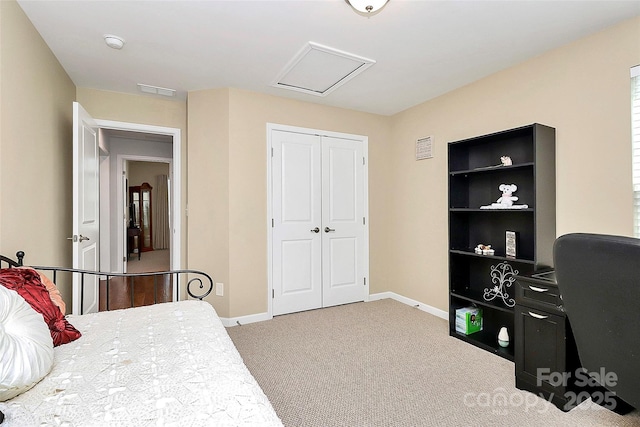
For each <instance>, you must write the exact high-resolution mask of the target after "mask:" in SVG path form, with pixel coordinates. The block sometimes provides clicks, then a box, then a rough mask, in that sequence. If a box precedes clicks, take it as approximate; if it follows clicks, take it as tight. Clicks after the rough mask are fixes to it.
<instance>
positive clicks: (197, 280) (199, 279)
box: [0, 251, 213, 314]
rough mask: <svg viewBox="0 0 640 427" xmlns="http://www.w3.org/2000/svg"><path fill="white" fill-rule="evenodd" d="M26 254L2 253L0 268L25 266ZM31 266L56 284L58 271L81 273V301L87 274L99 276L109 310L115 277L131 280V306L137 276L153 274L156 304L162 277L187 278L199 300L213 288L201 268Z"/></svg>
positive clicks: (209, 278)
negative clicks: (49, 275) (146, 269)
mask: <svg viewBox="0 0 640 427" xmlns="http://www.w3.org/2000/svg"><path fill="white" fill-rule="evenodd" d="M24 256H25V253H24V252H23V251H18V252H16V259H17V261H16V260H13V259H11V258H8V257H6V256H4V255H0V268H7V267H9V268H10V267H23V266H24ZM26 267H29V268H33V269H34V270H37V271H49V272H51V273H52V276H53V277H52V278H51V280H52V281H53V283H54V284H57V279H58V273H61V272H64V273H71V274H72V275H73V274H79V275H80V301H84V284H85V277H87V276H98V280H105V281H106V285H105V288H106V291H105V292H106V303H105V310H107V311H109V290H110V286H109V284H110V283H109V282H110V281H111V279H113V278H124V280H129V283H130V289H131V295H130V298H131V307H133V302H134V279H135V278H136V277H148V276H153V289H154V295H153V296H154V304H157V302H158V295H157V285H158V283H157V282H158V278H159V277H162V278H163V279H165V278H167V277H168V278H169V279H170V280H171V281H172V282H173V280H175V281H176V282H177V283H180V280H181V279H183V280H187V294H188V295H189V296H190V297H192V298H196V299H199V300H202V299H204V298H205V297H206V296H207V295H209V294H210V293H211V291H212V290H213V279H212V278H211V276H209V275H208V274H207V273H205V272H203V271H200V270H189V269H187V270H169V271H156V272H151V273H109V272H104V271H92V270H81V269H77V268H67V267H49V266H35V265H33V266H32V265H29V266H26ZM188 275H192V276H193V275H195V277H191V278H189V277H188ZM83 313H84V307H83V304H80V314H83Z"/></svg>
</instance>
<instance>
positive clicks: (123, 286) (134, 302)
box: [99, 274, 173, 311]
mask: <svg viewBox="0 0 640 427" xmlns="http://www.w3.org/2000/svg"><path fill="white" fill-rule="evenodd" d="M172 299H173V289H172V286H171V279H170V278H169V277H168V276H163V275H159V274H156V275H152V276H142V277H132V278H129V280H125V279H124V278H122V277H114V278H111V279H110V280H109V304H108V306H107V284H106V281H105V280H101V281H100V309H99V310H100V311H105V310H107V309H108V310H117V309H121V308H129V307H141V306H144V305H151V304H156V303H160V302H168V301H172Z"/></svg>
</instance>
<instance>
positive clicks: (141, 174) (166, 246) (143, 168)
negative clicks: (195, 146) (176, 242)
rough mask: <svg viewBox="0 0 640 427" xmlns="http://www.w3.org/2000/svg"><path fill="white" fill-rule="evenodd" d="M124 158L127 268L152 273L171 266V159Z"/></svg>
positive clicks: (133, 271) (131, 270)
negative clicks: (145, 159) (143, 159)
mask: <svg viewBox="0 0 640 427" xmlns="http://www.w3.org/2000/svg"><path fill="white" fill-rule="evenodd" d="M154 160H156V161H140V160H127V159H126V158H125V159H124V160H123V161H124V162H125V163H126V165H125V166H126V167H125V169H126V171H127V173H126V176H127V193H126V194H125V200H124V203H126V206H127V212H126V213H127V215H128V220H127V221H126V227H125V228H124V229H123V231H122V232H123V233H126V240H127V242H126V256H125V259H126V265H125V267H126V271H127V272H129V273H148V272H156V271H168V270H170V269H171V262H170V260H171V239H170V236H171V235H170V206H171V198H170V195H171V193H170V191H169V189H170V186H171V184H170V182H171V180H170V178H169V176H170V170H171V161H167V160H165V159H154Z"/></svg>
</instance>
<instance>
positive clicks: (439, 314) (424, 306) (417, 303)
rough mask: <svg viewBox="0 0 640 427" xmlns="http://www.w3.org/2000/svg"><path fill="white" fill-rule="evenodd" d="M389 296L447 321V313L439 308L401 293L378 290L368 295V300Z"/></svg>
mask: <svg viewBox="0 0 640 427" xmlns="http://www.w3.org/2000/svg"><path fill="white" fill-rule="evenodd" d="M386 298H391V299H392V300H395V301H398V302H401V303H403V304H406V305H410V306H411V307H416V308H418V309H420V310H422V311H425V312H427V313H429V314H433V315H434V316H437V317H440V318H441V319H444V320H446V321H449V313H448V312H446V311H444V310H440V309H439V308H435V307H433V306H430V305H427V304H424V303H421V302H420V301H416V300H414V299H411V298H407V297H404V296H402V295H399V294H396V293H395V292H380V293H378V294H371V295H369V301H378V300H381V299H386Z"/></svg>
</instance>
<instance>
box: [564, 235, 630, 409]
mask: <svg viewBox="0 0 640 427" xmlns="http://www.w3.org/2000/svg"><path fill="white" fill-rule="evenodd" d="M553 254H554V264H555V269H556V277H557V281H558V288H559V289H560V293H561V295H562V301H563V305H564V308H565V311H566V314H567V317H568V318H569V322H570V324H571V328H572V330H573V335H574V337H575V342H576V346H577V348H578V355H579V356H580V361H581V363H582V366H583V367H584V368H585V369H586V370H587V371H588V372H590V373H593V372H595V373H597V375H595V376H592V377H593V378H595V379H598V380H600V381H598V382H599V383H600V385H601V386H603V387H605V388H606V390H609V391H610V392H613V393H614V394H615V396H617V398H618V399H621V400H622V402H620V401H619V400H618V399H616V401H617V403H616V408H609V409H614V410H615V412H620V413H625V412H628V411H629V410H631V409H632V408H630V407H628V406H626V407H625V402H626V403H627V404H628V405H630V406H631V407H634V408H640V239H634V238H630V237H622V236H608V235H598V234H582V233H576V234H567V235H564V236H561V237H559V238H558V239H556V241H555V244H554V251H553ZM603 374H604V375H603ZM614 374H615V377H614ZM606 390H605V392H606ZM609 394H610V393H609ZM594 401H596V399H595V398H594ZM597 403H600V402H597ZM606 403H607V402H606V401H605V402H604V405H603V406H605V407H609V406H610V405H609V406H607V404H606Z"/></svg>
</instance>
